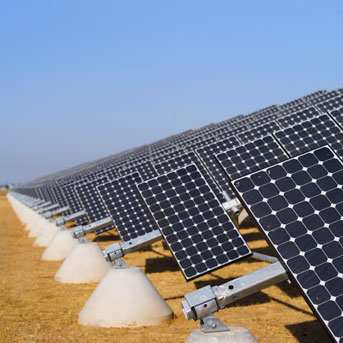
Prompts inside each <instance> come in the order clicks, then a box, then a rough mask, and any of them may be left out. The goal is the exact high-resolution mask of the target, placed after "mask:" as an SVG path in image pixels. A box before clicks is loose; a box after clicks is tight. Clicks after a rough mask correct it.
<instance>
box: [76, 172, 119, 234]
mask: <svg viewBox="0 0 343 343" xmlns="http://www.w3.org/2000/svg"><path fill="white" fill-rule="evenodd" d="M107 181H108V179H107V177H101V178H99V179H96V180H93V181H90V182H87V183H84V184H82V185H80V186H77V187H75V192H76V194H77V196H78V198H79V200H80V203H81V205H82V208H83V209H84V210H85V211H86V213H87V217H88V220H89V222H90V223H93V222H95V221H97V220H100V219H104V218H106V217H108V212H107V210H106V208H105V206H104V204H103V202H102V200H101V198H100V195H99V193H98V192H97V190H96V187H97V186H98V185H101V184H103V183H105V182H107ZM112 228H113V225H108V226H106V227H104V228H102V229H99V230H97V231H95V233H96V234H99V233H102V232H105V231H108V230H110V229H112Z"/></svg>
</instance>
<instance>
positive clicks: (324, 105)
mask: <svg viewBox="0 0 343 343" xmlns="http://www.w3.org/2000/svg"><path fill="white" fill-rule="evenodd" d="M342 106H343V95H340V96H337V97H335V98H332V99H330V100H327V101H324V102H321V103H319V104H316V107H317V108H319V110H320V111H322V112H323V113H325V112H330V111H333V110H335V109H337V108H339V107H342Z"/></svg>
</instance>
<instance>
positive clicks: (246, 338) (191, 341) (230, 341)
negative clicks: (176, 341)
mask: <svg viewBox="0 0 343 343" xmlns="http://www.w3.org/2000/svg"><path fill="white" fill-rule="evenodd" d="M229 329H230V331H223V332H211V333H206V332H203V331H202V330H200V329H196V330H194V331H192V333H191V334H190V335H189V337H188V338H187V340H186V343H257V340H256V338H255V337H254V336H253V334H252V333H251V332H250V331H249V330H248V329H245V328H242V327H238V326H237V327H236V326H231V327H229Z"/></svg>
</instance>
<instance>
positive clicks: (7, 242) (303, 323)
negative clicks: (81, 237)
mask: <svg viewBox="0 0 343 343" xmlns="http://www.w3.org/2000/svg"><path fill="white" fill-rule="evenodd" d="M242 233H243V234H244V236H245V238H246V240H247V241H248V243H249V245H250V247H251V248H252V249H254V250H255V251H258V252H262V253H268V254H273V252H272V251H271V249H270V248H268V247H267V244H266V242H265V241H264V240H263V239H262V237H261V235H260V234H259V233H258V231H257V230H256V229H254V228H251V229H244V230H242ZM89 239H90V240H95V241H98V242H99V244H100V245H101V246H104V245H107V244H110V243H111V242H112V241H114V240H116V239H118V236H115V235H114V234H109V233H107V234H104V235H103V236H101V237H97V238H96V237H95V236H93V237H89ZM33 241H34V239H32V238H28V237H27V232H26V231H24V229H23V226H22V225H21V224H20V222H19V220H18V219H17V217H16V216H15V214H14V212H13V211H12V209H11V207H10V204H9V203H8V201H7V199H6V198H5V197H0V341H1V342H27V343H29V342H30V343H33V342H51V343H52V342H54V343H55V342H83V343H84V342H89V343H106V342H118V343H119V342H120V343H132V342H149V343H151V342H159V343H161V342H168V343H171V342H173V343H181V342H184V341H185V340H186V338H187V336H188V335H189V334H190V332H191V331H192V330H193V329H195V328H197V327H198V325H199V324H198V323H195V322H193V321H187V320H186V319H185V318H184V316H183V314H182V311H181V306H180V302H181V300H183V295H184V294H185V293H187V292H191V291H193V290H195V289H196V288H200V287H202V286H205V285H208V284H210V285H217V284H221V283H223V282H225V281H228V280H230V279H232V278H236V277H238V276H241V275H244V274H247V273H249V272H251V271H253V270H256V269H258V268H261V267H263V266H265V265H267V264H266V263H263V262H257V261H255V260H253V259H252V258H248V259H245V260H243V261H242V262H240V263H235V264H232V265H230V266H228V267H225V268H222V269H220V270H218V271H216V272H214V273H211V274H209V275H206V276H204V277H201V278H199V279H196V280H195V281H192V282H188V283H187V282H186V281H185V280H184V278H183V276H182V274H181V272H180V271H179V270H178V268H177V265H176V264H175V262H174V260H173V259H172V257H171V255H170V253H169V251H168V250H167V249H166V248H165V247H164V246H163V245H162V243H156V244H154V245H153V247H152V248H151V249H148V250H145V251H141V252H137V253H133V254H130V255H128V256H127V257H125V261H126V262H127V263H128V264H129V265H133V266H139V267H141V268H142V269H143V270H144V271H145V273H146V274H147V276H148V277H149V279H150V280H151V281H152V283H153V284H154V285H155V287H156V288H157V289H158V291H159V292H160V294H161V295H162V297H163V298H164V299H165V300H166V302H167V303H168V305H169V306H170V307H171V308H172V310H173V311H174V313H175V316H176V318H175V319H173V320H171V321H169V322H166V323H164V324H162V325H160V326H156V327H142V328H134V329H117V328H111V329H102V328H93V327H85V326H81V325H79V324H78V323H77V315H78V312H79V311H80V310H81V308H82V307H83V305H84V303H85V302H86V301H87V299H88V297H89V296H90V295H91V294H92V292H93V290H94V289H95V287H96V284H82V285H70V284H60V283H58V282H56V281H55V280H54V275H55V273H56V271H57V269H58V268H59V266H60V264H61V262H48V261H41V260H40V257H41V255H42V253H43V251H44V248H38V247H33V245H32V243H33ZM218 316H219V317H220V318H221V319H222V320H223V321H224V322H225V323H226V324H228V325H231V326H243V327H246V328H248V329H249V330H251V332H252V333H253V334H254V335H255V337H256V338H257V339H258V341H259V342H260V343H270V342H273V343H274V342H282V343H291V342H292V343H293V342H301V343H317V342H318V343H327V342H331V340H330V339H329V338H328V336H327V334H326V332H325V330H324V329H323V328H322V326H321V324H320V323H319V322H318V321H317V320H316V318H315V317H314V315H313V314H312V312H311V310H310V309H309V307H308V306H307V304H306V303H305V301H304V300H303V298H302V296H301V295H300V293H299V292H298V291H297V289H296V288H295V287H294V286H292V285H289V284H288V283H287V282H283V283H282V284H280V285H278V286H273V287H270V288H268V289H265V290H263V291H262V292H259V293H257V294H255V295H252V296H250V297H248V298H246V299H242V300H241V301H238V302H237V303H236V304H235V305H234V306H232V307H229V308H226V309H224V310H222V311H220V312H219V314H218Z"/></svg>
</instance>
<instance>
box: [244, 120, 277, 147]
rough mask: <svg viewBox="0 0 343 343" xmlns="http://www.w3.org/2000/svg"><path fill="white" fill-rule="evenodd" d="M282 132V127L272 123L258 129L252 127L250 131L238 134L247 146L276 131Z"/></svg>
mask: <svg viewBox="0 0 343 343" xmlns="http://www.w3.org/2000/svg"><path fill="white" fill-rule="evenodd" d="M278 130H280V127H279V126H278V124H277V123H276V122H275V121H271V122H269V123H266V124H264V125H261V126H258V127H252V128H250V129H249V130H248V131H245V132H242V133H239V134H237V137H238V138H239V140H240V141H241V142H242V143H243V144H245V143H249V142H251V141H254V140H256V139H258V138H261V137H264V136H267V135H269V134H271V133H273V132H275V131H278Z"/></svg>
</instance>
